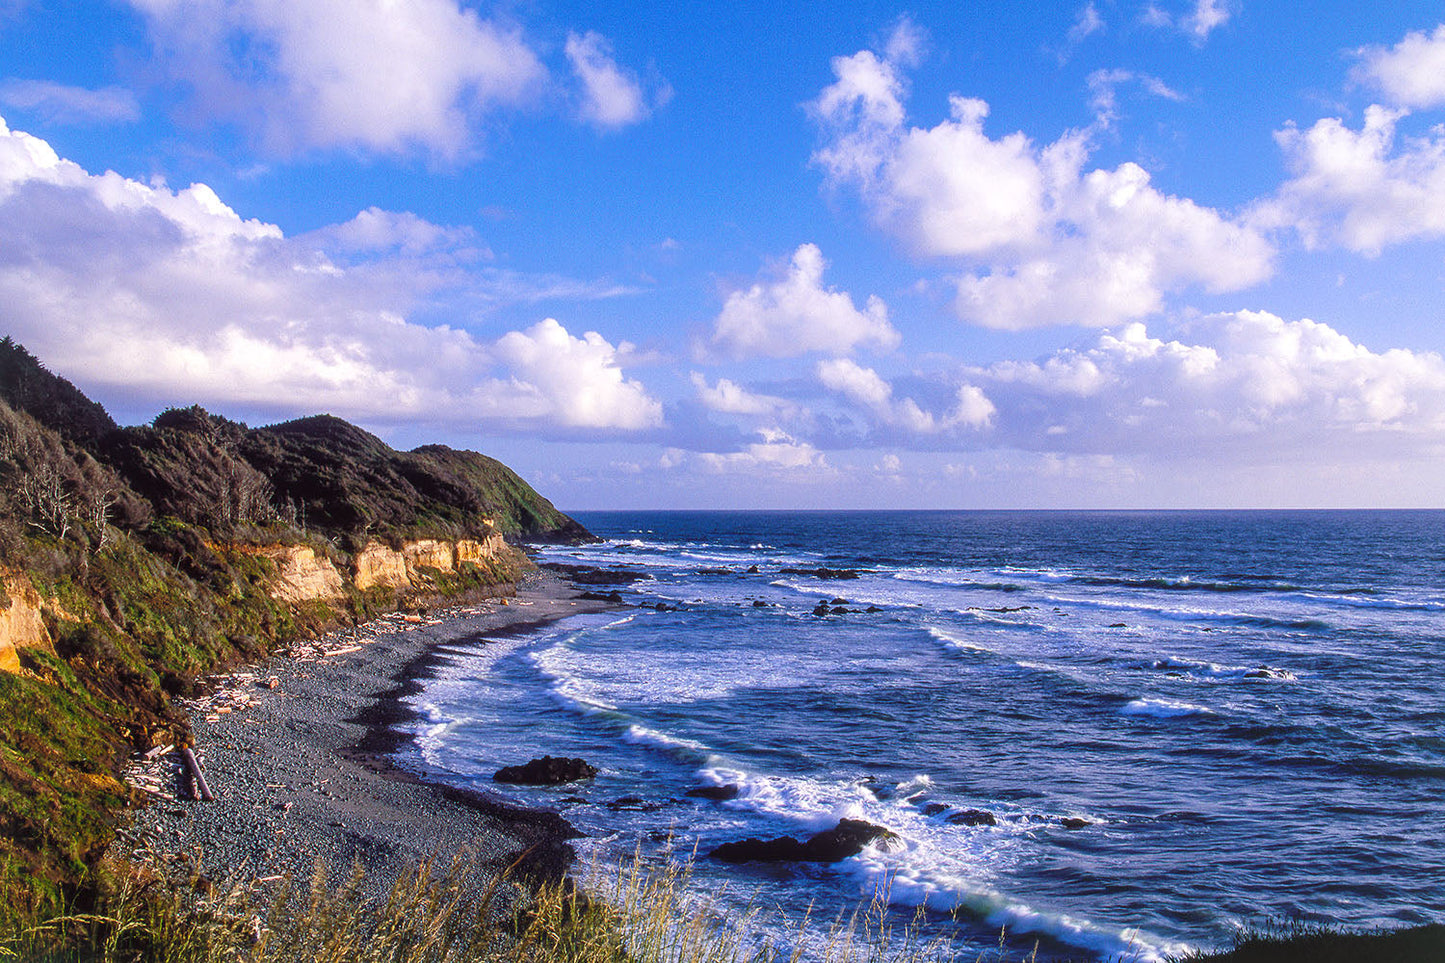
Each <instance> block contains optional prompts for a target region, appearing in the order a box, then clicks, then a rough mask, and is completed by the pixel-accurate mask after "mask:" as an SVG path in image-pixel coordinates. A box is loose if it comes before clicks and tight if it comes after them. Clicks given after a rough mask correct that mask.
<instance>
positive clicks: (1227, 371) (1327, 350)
mask: <svg viewBox="0 0 1445 963" xmlns="http://www.w3.org/2000/svg"><path fill="white" fill-rule="evenodd" d="M963 375H964V377H966V378H967V379H968V380H969V381H970V382H972V383H974V384H977V385H979V386H981V387H982V388H984V389H985V390H987V392H988V396H989V398H990V399H992V402H993V404H995V405H996V406H997V415H996V417H995V429H994V431H995V436H996V437H997V438H998V440H999V441H1001V442H1005V443H1007V444H1010V445H1012V446H1015V447H1018V448H1023V449H1030V450H1036V451H1056V452H1073V453H1081V452H1082V453H1090V452H1092V453H1116V454H1122V453H1130V452H1133V453H1144V454H1164V455H1169V454H1174V455H1178V454H1187V453H1190V452H1195V451H1199V450H1205V449H1208V450H1216V451H1220V450H1227V453H1228V457H1229V458H1230V459H1237V458H1245V457H1252V458H1254V459H1259V458H1265V459H1268V458H1274V457H1277V456H1279V457H1284V456H1285V453H1286V452H1289V451H1291V450H1298V449H1300V448H1302V447H1303V448H1313V449H1319V448H1321V447H1322V446H1323V447H1330V446H1339V447H1341V448H1345V449H1348V450H1349V456H1350V457H1353V456H1354V455H1355V454H1357V453H1360V452H1363V451H1365V450H1368V449H1382V448H1393V449H1395V450H1397V451H1401V452H1408V451H1410V450H1412V449H1414V448H1416V447H1417V446H1420V445H1422V444H1425V445H1436V446H1438V445H1439V444H1440V442H1441V441H1442V435H1441V432H1442V430H1445V359H1442V358H1441V357H1440V356H1439V355H1438V354H1435V353H1433V352H1412V351H1408V350H1403V349H1391V350H1387V351H1383V352H1375V351H1371V350H1370V349H1368V348H1366V347H1365V346H1363V345H1360V344H1357V343H1355V342H1353V341H1352V340H1351V339H1349V338H1348V337H1346V336H1345V335H1343V334H1341V333H1340V332H1338V331H1336V330H1334V329H1333V328H1331V327H1329V326H1328V325H1325V324H1321V323H1319V322H1316V321H1311V320H1300V321H1287V320H1285V319H1283V318H1280V317H1278V316H1276V315H1273V314H1269V313H1267V312H1262V311H1240V312H1237V313H1233V314H1224V315H1217V316H1212V317H1210V318H1207V319H1204V320H1203V321H1201V322H1200V323H1199V324H1198V325H1197V333H1196V338H1195V339H1194V340H1192V341H1185V340H1165V339H1162V338H1157V337H1153V336H1150V335H1149V333H1148V332H1147V330H1146V329H1145V327H1144V325H1142V324H1131V325H1129V326H1127V327H1126V328H1124V329H1123V330H1122V331H1121V332H1119V333H1117V334H1112V333H1104V334H1101V335H1099V336H1098V338H1097V339H1096V340H1095V341H1094V342H1093V343H1092V344H1090V345H1088V346H1086V347H1079V348H1070V349H1066V350H1063V351H1059V352H1056V353H1054V354H1052V355H1049V356H1048V357H1045V358H1043V359H1040V360H1036V361H1024V362H1020V361H1004V362H997V363H994V364H991V365H986V366H977V367H970V368H966V369H965V370H964V371H963Z"/></svg>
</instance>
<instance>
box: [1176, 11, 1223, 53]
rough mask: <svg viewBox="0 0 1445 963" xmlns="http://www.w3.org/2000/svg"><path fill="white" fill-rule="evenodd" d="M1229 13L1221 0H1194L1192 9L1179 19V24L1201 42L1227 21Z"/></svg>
mask: <svg viewBox="0 0 1445 963" xmlns="http://www.w3.org/2000/svg"><path fill="white" fill-rule="evenodd" d="M1230 15H1231V11H1230V9H1229V7H1228V5H1227V4H1226V3H1224V2H1223V0H1195V4H1194V9H1193V10H1192V11H1191V12H1190V13H1189V15H1188V16H1186V17H1184V18H1183V19H1181V20H1180V22H1179V25H1180V27H1181V28H1182V29H1184V30H1185V31H1186V32H1188V33H1190V34H1192V35H1193V37H1194V39H1195V40H1197V41H1199V42H1201V43H1202V42H1204V41H1205V40H1207V39H1208V38H1209V35H1210V34H1211V33H1213V32H1214V31H1215V30H1217V29H1218V28H1220V27H1222V26H1224V25H1225V24H1226V23H1228V22H1229V18H1230Z"/></svg>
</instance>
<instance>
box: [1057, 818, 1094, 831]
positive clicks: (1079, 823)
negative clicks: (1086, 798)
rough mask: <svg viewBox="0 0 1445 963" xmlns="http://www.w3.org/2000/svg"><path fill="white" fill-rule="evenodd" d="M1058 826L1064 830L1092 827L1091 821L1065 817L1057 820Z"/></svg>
mask: <svg viewBox="0 0 1445 963" xmlns="http://www.w3.org/2000/svg"><path fill="white" fill-rule="evenodd" d="M1059 825H1060V826H1063V827H1064V828H1065V829H1083V828H1084V827H1085V826H1092V825H1094V821H1093V820H1092V819H1080V818H1079V817H1077V816H1065V817H1064V818H1063V819H1060V820H1059Z"/></svg>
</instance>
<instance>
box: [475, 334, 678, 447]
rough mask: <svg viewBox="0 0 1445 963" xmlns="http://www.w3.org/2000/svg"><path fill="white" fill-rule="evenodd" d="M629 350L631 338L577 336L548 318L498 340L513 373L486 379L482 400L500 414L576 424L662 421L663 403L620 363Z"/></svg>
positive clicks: (496, 348) (630, 425) (629, 425)
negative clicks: (506, 377)
mask: <svg viewBox="0 0 1445 963" xmlns="http://www.w3.org/2000/svg"><path fill="white" fill-rule="evenodd" d="M630 350H631V345H628V344H627V343H626V342H623V343H622V344H621V345H619V346H617V347H613V346H612V345H611V344H609V343H608V342H607V340H606V339H604V338H603V337H602V335H600V334H598V333H597V332H596V331H588V332H587V333H586V334H584V335H583V336H582V337H580V338H577V337H573V336H572V335H570V334H568V333H567V329H566V328H564V327H562V325H561V324H559V323H558V322H557V321H556V320H554V319H552V318H547V319H545V320H543V321H539V322H537V323H536V324H534V325H533V326H532V327H530V328H528V329H527V330H526V331H512V332H509V333H507V334H505V335H503V336H502V337H501V338H499V339H498V340H497V342H496V344H495V345H493V347H492V354H493V355H494V356H495V357H496V358H498V359H499V360H501V361H502V362H504V363H505V364H506V365H507V366H508V367H509V368H510V369H511V371H512V373H513V374H512V377H511V378H510V379H509V380H508V381H506V382H505V383H503V382H490V383H488V384H486V385H484V386H483V387H482V388H481V389H480V390H479V391H478V392H477V395H478V398H477V400H478V401H479V402H480V403H482V404H484V405H487V406H488V407H489V408H490V409H491V413H492V414H493V415H494V416H495V417H497V418H498V419H501V420H517V421H521V420H526V419H529V418H537V419H544V420H548V421H551V422H554V423H557V424H561V425H566V426H568V427H574V428H620V429H627V430H636V429H640V428H655V427H658V426H659V425H661V424H662V405H661V404H660V403H658V402H657V401H655V400H653V399H652V398H651V397H650V396H649V395H648V394H647V389H646V388H644V387H643V386H642V383H641V382H639V381H633V380H630V379H628V378H626V377H624V375H623V373H622V368H621V366H620V364H619V363H618V355H619V354H626V353H628V352H629V351H630ZM519 415H520V417H519Z"/></svg>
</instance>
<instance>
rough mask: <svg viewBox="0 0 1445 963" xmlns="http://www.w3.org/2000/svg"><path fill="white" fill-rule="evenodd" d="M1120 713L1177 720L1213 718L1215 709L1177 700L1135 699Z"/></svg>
mask: <svg viewBox="0 0 1445 963" xmlns="http://www.w3.org/2000/svg"><path fill="white" fill-rule="evenodd" d="M1119 712H1120V713H1121V714H1123V715H1126V716H1149V717H1150V718H1154V719H1177V718H1181V717H1183V716H1212V715H1215V714H1216V713H1215V711H1214V710H1213V709H1210V708H1208V707H1207V706H1198V705H1195V704H1194V703H1192V702H1180V701H1178V700H1176V699H1135V700H1134V701H1133V702H1130V703H1129V704H1128V705H1126V706H1124V708H1122V709H1120V710H1119Z"/></svg>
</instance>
